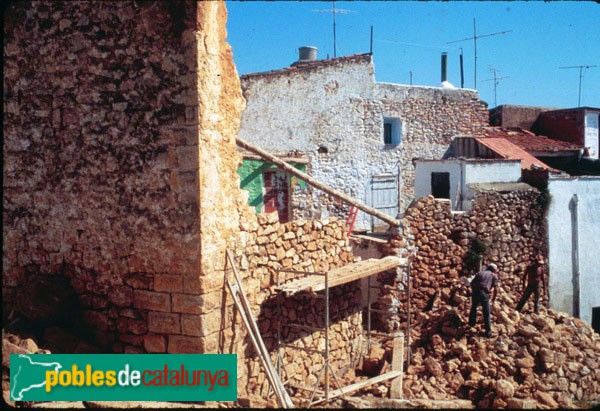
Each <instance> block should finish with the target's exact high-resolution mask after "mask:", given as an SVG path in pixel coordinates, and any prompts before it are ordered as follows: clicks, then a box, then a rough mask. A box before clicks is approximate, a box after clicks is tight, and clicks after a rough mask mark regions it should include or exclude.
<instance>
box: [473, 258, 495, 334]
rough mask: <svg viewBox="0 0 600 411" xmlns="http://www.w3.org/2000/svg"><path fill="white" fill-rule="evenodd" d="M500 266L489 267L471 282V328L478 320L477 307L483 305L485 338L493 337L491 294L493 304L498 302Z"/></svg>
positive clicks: (491, 265) (492, 265)
mask: <svg viewBox="0 0 600 411" xmlns="http://www.w3.org/2000/svg"><path fill="white" fill-rule="evenodd" d="M497 273H498V266H497V265H496V264H494V263H492V264H490V265H488V266H487V269H485V270H483V271H480V272H478V273H477V274H475V277H474V278H473V280H472V281H471V313H470V314H469V326H470V327H474V326H475V320H476V319H477V307H478V306H479V305H480V304H481V310H482V311H483V323H484V325H485V336H486V337H488V338H490V337H492V325H491V321H490V293H491V294H492V298H491V301H492V304H493V303H494V300H496V290H497V287H498V274H497Z"/></svg>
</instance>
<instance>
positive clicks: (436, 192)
mask: <svg viewBox="0 0 600 411" xmlns="http://www.w3.org/2000/svg"><path fill="white" fill-rule="evenodd" d="M431 195H433V196H434V197H435V198H448V199H449V198H450V173H431Z"/></svg>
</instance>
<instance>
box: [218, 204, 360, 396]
mask: <svg viewBox="0 0 600 411" xmlns="http://www.w3.org/2000/svg"><path fill="white" fill-rule="evenodd" d="M242 230H243V231H242V234H241V240H242V241H241V243H240V248H238V249H236V250H235V255H236V258H235V260H236V264H237V266H238V269H239V270H240V272H241V276H242V277H243V278H244V279H245V280H244V287H245V291H246V294H247V296H248V298H249V300H250V303H251V304H252V306H253V307H255V312H254V315H255V318H256V319H257V321H258V325H259V328H260V330H261V333H262V336H263V339H264V341H265V345H266V346H267V349H269V351H271V353H272V359H273V361H274V362H275V360H276V352H277V351H276V349H277V324H278V321H280V319H281V323H282V327H281V338H282V342H283V343H287V344H294V345H298V346H300V347H303V348H306V349H313V350H316V349H318V350H324V349H325V334H324V333H323V332H321V331H316V330H314V331H313V330H306V329H300V328H296V327H289V326H288V327H286V326H285V324H291V323H296V324H301V325H306V326H309V327H324V324H325V301H324V300H323V299H322V298H317V297H314V296H312V295H310V294H307V293H299V294H296V295H292V296H290V297H285V296H283V295H281V296H280V297H279V298H280V305H279V307H280V310H281V316H279V314H278V313H279V311H278V310H279V309H278V304H277V294H276V293H275V290H274V287H275V286H276V284H277V275H278V271H279V270H296V271H327V270H330V269H333V268H336V267H341V266H344V265H346V264H348V263H351V262H352V261H353V260H354V257H353V254H352V248H351V246H350V243H349V239H348V236H347V234H346V232H345V230H344V223H343V222H342V221H339V220H337V219H326V220H323V221H306V220H297V221H293V222H289V223H285V224H280V223H279V221H278V217H277V213H270V214H259V215H258V219H257V220H254V221H252V220H247V221H246V222H244V223H243V227H242ZM298 277H299V276H298V275H295V274H290V273H288V274H283V273H282V274H280V281H281V283H284V282H286V281H291V280H293V279H294V278H298ZM223 297H224V298H226V300H227V302H226V304H225V306H226V307H227V308H226V309H225V311H226V312H227V314H229V313H230V308H231V304H232V303H233V302H232V301H231V298H229V296H227V295H224V296H223ZM360 297H361V293H360V283H359V282H353V283H350V284H347V285H344V286H339V287H334V288H332V289H331V290H330V299H331V301H330V316H331V317H330V318H331V324H332V325H331V331H330V358H331V363H332V365H333V368H334V369H336V370H343V371H346V368H352V369H353V367H352V365H355V363H353V361H356V360H358V353H359V352H360V349H361V346H360V342H361V341H362V340H361V339H360V337H359V336H360V335H361V333H362V312H361V308H360ZM215 305H217V301H215ZM221 323H222V324H223V325H222V327H221V328H222V330H223V331H222V334H221V335H220V339H221V341H220V344H221V345H222V347H221V348H222V349H223V350H224V351H227V350H231V352H237V353H238V356H243V357H245V358H247V360H246V361H245V362H243V361H240V363H241V364H240V367H241V368H240V369H238V372H239V373H240V376H241V379H242V381H247V382H248V383H247V384H241V385H239V389H240V395H243V396H245V395H249V396H254V397H259V398H260V397H261V396H263V397H264V396H266V393H267V390H268V383H267V381H266V375H265V373H264V370H263V369H262V366H261V365H260V362H259V359H258V356H257V355H256V352H255V350H254V348H253V347H252V346H251V344H250V341H249V339H247V338H245V334H246V333H245V329H243V326H242V325H241V321H240V319H239V318H233V319H232V323H235V324H238V325H237V326H234V327H233V335H232V334H230V332H231V328H229V327H228V326H227V324H225V323H224V322H223V321H221ZM282 358H283V365H284V367H285V369H286V372H287V373H288V375H289V376H290V377H291V382H292V383H294V384H299V385H309V386H312V385H314V384H315V383H316V381H317V377H318V376H319V372H320V371H321V369H322V367H323V365H324V361H323V358H322V356H321V355H319V354H314V353H308V352H305V351H301V350H295V349H290V348H284V349H282Z"/></svg>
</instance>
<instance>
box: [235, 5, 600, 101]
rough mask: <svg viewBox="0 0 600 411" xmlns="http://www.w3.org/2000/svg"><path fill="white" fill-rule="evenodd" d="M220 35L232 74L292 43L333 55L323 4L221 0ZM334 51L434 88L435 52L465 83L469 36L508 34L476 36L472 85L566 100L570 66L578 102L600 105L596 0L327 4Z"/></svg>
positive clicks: (506, 96) (266, 62)
mask: <svg viewBox="0 0 600 411" xmlns="http://www.w3.org/2000/svg"><path fill="white" fill-rule="evenodd" d="M226 4H227V8H228V11H229V20H228V23H227V29H228V41H229V43H230V44H231V46H232V48H233V57H234V61H235V63H236V66H237V69H238V73H239V74H245V73H252V72H260V71H267V70H274V69H279V68H283V67H287V66H289V65H290V64H291V63H292V62H294V61H295V60H297V56H298V47H299V46H315V47H317V48H318V58H319V59H322V58H326V57H327V55H328V54H329V56H330V57H333V27H332V23H333V21H332V14H331V13H324V12H318V11H315V10H330V9H332V4H333V3H332V2H331V1H305V2H296V1H289V2H288V1H272V2H258V1H248V2H238V1H227V2H226ZM335 6H336V8H337V9H343V10H347V11H348V12H347V13H345V14H337V15H336V23H337V24H336V26H337V47H336V48H337V56H338V57H339V56H344V55H350V54H356V53H366V52H369V42H370V28H371V26H374V43H373V60H374V63H375V78H376V80H377V81H379V82H391V83H400V84H409V83H410V74H409V73H410V72H412V73H413V84H414V85H425V86H438V85H439V84H440V55H441V52H443V51H446V52H448V80H449V81H450V82H451V83H452V84H454V85H455V86H460V69H459V54H460V51H459V47H462V48H463V54H464V73H465V74H464V75H465V87H466V88H473V83H474V79H473V41H472V40H470V41H464V42H461V43H454V44H447V43H448V42H450V41H454V40H459V39H463V38H468V37H472V36H473V18H475V19H476V24H477V34H478V35H485V34H489V33H496V32H501V31H505V30H512V32H510V33H507V34H502V35H497V36H491V37H485V38H481V39H478V40H477V89H478V90H479V92H480V98H481V99H482V100H484V101H486V102H488V104H489V106H490V108H491V107H493V106H494V82H493V81H483V80H488V79H492V78H493V74H492V71H490V67H492V68H495V69H496V70H497V76H498V77H507V78H505V79H503V80H499V82H498V85H497V104H498V105H500V104H519V105H537V106H551V107H563V108H567V107H576V106H577V100H578V87H579V70H578V69H570V70H561V69H559V67H562V66H579V65H597V66H598V67H594V68H591V69H588V70H583V74H584V77H583V82H582V95H581V105H582V106H593V107H600V5H598V4H596V3H593V2H563V1H557V2H453V1H450V2H396V1H381V2H380V1H367V2H365V1H336V2H335Z"/></svg>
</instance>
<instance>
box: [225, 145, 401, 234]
mask: <svg viewBox="0 0 600 411" xmlns="http://www.w3.org/2000/svg"><path fill="white" fill-rule="evenodd" d="M235 141H236V143H237V145H238V146H240V147H242V148H245V149H246V150H248V151H251V152H253V153H254V154H256V155H258V156H260V157H261V158H262V159H263V160H265V161H268V162H269V163H272V164H275V165H276V166H278V167H280V168H281V169H282V170H283V171H285V172H287V173H289V174H292V175H294V176H296V177H298V178H299V179H302V180H304V181H306V183H307V184H310V185H311V186H313V187H316V188H318V189H319V190H321V191H324V192H325V193H327V194H330V195H332V196H333V197H335V198H337V199H339V200H341V201H344V202H346V203H348V204H352V205H353V206H355V207H356V208H358V209H359V210H361V211H363V212H365V213H367V214H369V215H372V216H373V217H376V218H379V219H380V220H382V221H385V222H386V223H388V224H390V225H391V226H394V227H398V226H400V221H398V220H396V219H395V218H393V217H390V216H389V215H387V214H385V213H382V212H381V211H379V210H377V209H375V208H373V207H370V206H368V205H366V204H363V203H361V202H360V201H358V200H356V199H354V198H352V197H350V196H347V195H346V194H344V193H342V192H341V191H338V190H336V189H335V188H332V187H330V186H328V185H326V184H323V183H321V182H319V181H318V180H317V179H315V178H313V177H311V176H309V175H308V174H306V173H303V172H302V171H300V170H297V169H296V168H294V167H293V166H292V165H290V164H288V163H286V162H285V161H283V160H281V159H280V158H278V157H276V156H274V155H272V154H271V153H269V152H267V151H265V150H263V149H261V148H259V147H256V146H255V145H253V144H250V143H248V142H247V141H244V140H242V139H241V138H239V137H236V139H235Z"/></svg>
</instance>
